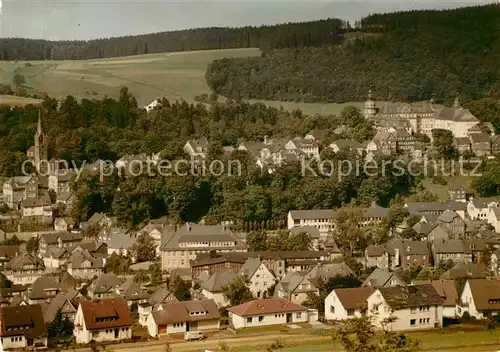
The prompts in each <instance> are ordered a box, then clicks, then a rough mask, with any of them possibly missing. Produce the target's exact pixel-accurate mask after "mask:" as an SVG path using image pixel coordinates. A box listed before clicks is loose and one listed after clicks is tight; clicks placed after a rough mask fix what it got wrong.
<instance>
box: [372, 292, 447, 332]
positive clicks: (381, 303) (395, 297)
mask: <svg viewBox="0 0 500 352" xmlns="http://www.w3.org/2000/svg"><path fill="white" fill-rule="evenodd" d="M367 302H368V310H367V312H368V315H369V316H372V317H373V323H374V325H375V326H376V327H377V328H384V326H383V321H384V319H386V318H389V317H393V318H396V320H395V321H394V322H392V323H390V324H389V326H387V327H385V328H387V329H389V330H391V331H401V330H421V329H431V328H436V327H440V326H442V325H443V300H442V299H441V297H440V296H439V294H438V293H437V292H436V290H435V289H434V287H433V286H432V285H431V284H424V285H411V286H407V287H404V286H393V287H381V288H379V289H377V290H376V291H375V292H373V293H372V294H371V295H370V297H368V299H367Z"/></svg>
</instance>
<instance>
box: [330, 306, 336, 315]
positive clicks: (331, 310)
mask: <svg viewBox="0 0 500 352" xmlns="http://www.w3.org/2000/svg"><path fill="white" fill-rule="evenodd" d="M330 313H333V314H335V307H334V306H330Z"/></svg>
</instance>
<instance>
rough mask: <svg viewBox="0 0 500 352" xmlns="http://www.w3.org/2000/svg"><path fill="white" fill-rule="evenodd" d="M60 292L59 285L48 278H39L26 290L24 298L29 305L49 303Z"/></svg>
mask: <svg viewBox="0 0 500 352" xmlns="http://www.w3.org/2000/svg"><path fill="white" fill-rule="evenodd" d="M60 290H61V287H60V285H59V284H58V283H57V282H55V281H54V280H52V279H51V278H50V277H46V276H43V277H39V278H38V279H36V280H35V282H33V284H32V285H31V287H29V288H28V292H27V293H26V297H27V299H28V303H29V304H38V303H45V302H50V301H51V300H52V299H53V298H54V297H55V296H56V295H57V294H58V293H59V291H60Z"/></svg>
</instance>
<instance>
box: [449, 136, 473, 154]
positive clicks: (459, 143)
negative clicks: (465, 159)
mask: <svg viewBox="0 0 500 352" xmlns="http://www.w3.org/2000/svg"><path fill="white" fill-rule="evenodd" d="M453 147H454V148H455V149H456V150H458V153H459V154H464V153H470V152H471V151H472V148H471V141H470V139H469V138H468V137H455V138H453Z"/></svg>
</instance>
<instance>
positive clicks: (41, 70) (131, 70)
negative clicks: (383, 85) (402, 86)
mask: <svg viewBox="0 0 500 352" xmlns="http://www.w3.org/2000/svg"><path fill="white" fill-rule="evenodd" d="M257 55H260V50H259V49H257V48H250V49H228V50H207V51H193V52H179V53H161V54H148V55H138V56H130V57H118V58H110V59H98V60H72V61H30V62H23V61H15V62H14V61H0V82H2V83H4V84H11V85H12V81H13V77H14V74H15V73H16V72H15V70H16V69H17V72H18V73H19V74H20V75H22V76H24V77H25V79H26V83H25V84H23V86H24V88H25V89H26V90H27V91H28V92H46V93H47V94H48V95H49V96H53V97H56V98H60V97H63V96H66V95H68V94H71V95H73V96H75V97H76V98H78V99H81V98H92V97H94V98H102V97H104V96H105V95H107V96H110V97H116V96H118V93H119V90H120V87H122V86H127V87H128V88H129V91H130V92H132V93H133V94H134V96H135V97H136V98H137V101H138V102H139V104H140V105H146V104H148V103H150V102H151V101H153V100H154V99H156V98H159V97H163V96H164V97H166V98H168V99H169V100H176V99H180V98H183V99H185V100H187V101H192V100H193V98H194V96H195V95H199V94H203V93H207V94H208V93H210V90H209V88H208V86H207V84H206V82H205V71H206V68H207V65H208V64H209V63H211V62H212V61H213V60H215V59H220V58H224V57H249V56H257ZM261 102H263V103H265V104H267V105H271V106H275V107H278V108H279V107H280V106H281V105H282V106H283V107H284V108H285V109H286V110H293V109H302V110H303V111H304V112H305V113H307V114H316V113H322V114H332V113H338V112H339V111H340V110H341V109H342V108H343V107H344V106H345V105H346V104H305V103H304V104H302V103H288V102H274V101H261ZM8 103H10V102H8ZM358 105H359V104H358Z"/></svg>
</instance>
